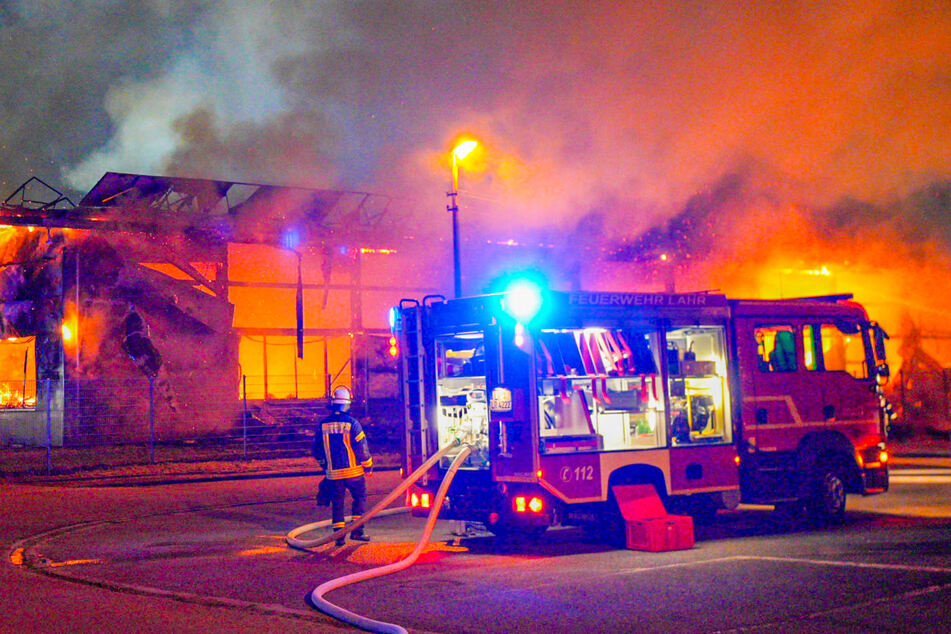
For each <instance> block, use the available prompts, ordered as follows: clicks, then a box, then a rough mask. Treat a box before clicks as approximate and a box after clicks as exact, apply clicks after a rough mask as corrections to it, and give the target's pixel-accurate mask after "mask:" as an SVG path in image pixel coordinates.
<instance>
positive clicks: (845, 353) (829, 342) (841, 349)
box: [820, 324, 868, 379]
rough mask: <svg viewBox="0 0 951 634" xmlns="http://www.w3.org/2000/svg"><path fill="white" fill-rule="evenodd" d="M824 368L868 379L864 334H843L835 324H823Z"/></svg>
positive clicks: (821, 328)
mask: <svg viewBox="0 0 951 634" xmlns="http://www.w3.org/2000/svg"><path fill="white" fill-rule="evenodd" d="M820 333H821V336H822V360H823V368H824V369H825V370H827V371H829V372H836V371H842V372H848V373H849V374H850V375H852V376H853V377H855V378H856V379H866V378H868V363H867V362H866V359H865V343H864V341H863V340H862V334H861V332H859V329H858V327H856V332H854V333H847V332H843V331H842V329H840V328H839V327H838V326H836V325H833V324H822V326H821V327H820Z"/></svg>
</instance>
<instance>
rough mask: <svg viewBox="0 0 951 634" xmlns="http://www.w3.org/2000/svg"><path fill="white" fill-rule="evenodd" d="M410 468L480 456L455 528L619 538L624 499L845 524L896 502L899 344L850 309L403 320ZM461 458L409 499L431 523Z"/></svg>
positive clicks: (506, 311) (598, 306)
mask: <svg viewBox="0 0 951 634" xmlns="http://www.w3.org/2000/svg"><path fill="white" fill-rule="evenodd" d="M393 315H394V332H395V334H396V335H397V337H398V339H399V349H400V357H401V383H402V397H403V404H404V407H405V423H406V425H405V446H404V465H403V467H404V469H405V473H409V472H411V471H413V470H414V469H416V468H417V467H419V466H420V465H421V464H422V463H423V462H424V461H425V460H426V458H427V457H428V456H431V455H432V454H434V453H435V452H436V451H437V450H438V449H439V448H441V447H444V446H446V445H447V444H450V443H452V442H454V441H459V442H460V443H461V444H467V445H470V446H472V447H473V451H472V453H471V454H470V456H469V458H468V460H467V462H466V463H465V466H464V468H463V469H461V470H460V471H459V472H458V473H457V474H456V476H455V479H454V480H453V481H452V483H451V486H450V488H449V494H448V497H447V502H446V504H445V505H444V507H443V509H442V511H441V517H443V518H446V519H459V520H466V521H470V522H478V523H482V524H484V525H485V526H486V527H487V528H488V529H490V530H491V531H493V532H494V533H496V534H506V533H512V532H528V533H540V532H542V531H544V530H545V528H547V527H548V526H552V525H582V526H589V527H602V528H605V529H606V528H607V527H616V526H617V519H618V517H619V515H618V510H617V503H616V501H615V500H614V495H613V493H612V489H613V487H615V486H616V485H622V484H644V483H649V484H652V485H653V486H654V487H655V488H656V490H657V492H658V494H659V496H660V497H661V498H662V500H663V501H664V502H665V503H666V504H667V505H668V508H670V507H679V508H682V509H684V510H685V511H687V512H690V513H691V514H694V515H695V517H697V516H703V515H708V516H709V515H710V514H711V513H715V512H716V510H717V509H718V508H733V507H735V506H736V505H737V504H738V503H739V502H740V501H743V502H748V503H759V504H774V505H797V506H800V507H802V508H803V509H807V510H808V512H809V513H810V514H811V516H813V517H814V518H816V519H817V520H825V521H829V520H835V519H837V518H840V517H841V516H842V514H843V513H844V511H845V505H846V494H847V493H861V494H863V495H867V494H872V493H881V492H883V491H885V490H887V488H888V466H887V459H888V457H887V453H886V451H885V431H886V425H887V422H888V421H887V417H888V415H887V413H886V407H887V403H886V402H885V400H884V397H883V396H882V394H881V389H880V383H881V382H882V381H883V380H884V377H886V376H887V374H888V366H887V364H886V363H885V349H884V339H885V338H886V335H885V333H884V332H883V331H882V329H881V328H880V327H879V326H878V325H877V324H876V323H875V322H872V321H870V320H869V318H868V316H867V314H866V312H865V310H864V309H863V307H862V306H861V305H859V304H858V303H856V302H854V301H851V296H850V295H841V296H824V297H812V298H802V299H784V300H742V299H727V298H726V297H725V296H723V295H718V294H710V293H694V294H665V293H614V292H555V291H545V292H541V291H537V290H536V291H535V292H532V291H531V290H526V289H524V288H523V289H520V290H511V291H509V292H506V293H502V294H495V295H485V296H478V297H467V298H460V299H452V300H446V299H445V298H443V297H441V296H431V297H427V298H425V299H424V300H423V301H422V302H418V301H416V300H403V301H402V302H401V304H400V306H399V308H398V309H394V311H393ZM451 459H452V453H450V454H449V455H448V456H446V457H445V458H443V462H441V463H438V464H437V465H436V466H434V467H433V468H432V469H431V470H430V471H429V472H428V473H427V474H426V476H425V477H424V478H423V479H421V480H420V481H419V482H418V484H417V485H416V486H414V487H413V488H412V489H410V491H409V493H408V495H409V498H410V499H409V502H410V505H411V506H412V507H413V509H414V512H416V513H418V514H424V513H425V512H426V511H427V510H428V509H427V507H428V506H429V505H430V504H431V500H432V499H433V493H434V491H435V489H436V488H437V486H438V485H439V484H440V482H441V479H442V476H443V474H444V473H445V470H446V467H447V465H448V463H449V462H450V461H451Z"/></svg>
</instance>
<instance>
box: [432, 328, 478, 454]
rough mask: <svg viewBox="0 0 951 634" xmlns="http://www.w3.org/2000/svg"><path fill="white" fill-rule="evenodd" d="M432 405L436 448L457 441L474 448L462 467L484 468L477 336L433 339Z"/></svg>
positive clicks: (470, 334) (472, 334) (475, 334)
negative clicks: (434, 348)
mask: <svg viewBox="0 0 951 634" xmlns="http://www.w3.org/2000/svg"><path fill="white" fill-rule="evenodd" d="M436 402H437V408H436V426H437V434H438V439H439V446H440V447H444V446H446V445H447V444H449V443H450V442H452V441H453V440H455V439H459V440H460V441H461V442H462V443H463V444H469V445H472V446H473V447H474V449H473V451H472V453H471V454H470V456H469V459H468V461H467V463H466V465H465V466H467V467H477V468H485V467H488V464H489V454H488V446H489V411H488V404H487V401H486V396H485V348H484V347H483V338H482V334H481V333H462V334H457V335H454V336H450V337H440V338H438V339H437V340H436ZM460 450H461V447H460ZM454 457H455V454H451V455H448V456H446V458H445V460H446V461H447V462H451V461H452V458H454Z"/></svg>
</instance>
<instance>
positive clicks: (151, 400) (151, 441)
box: [149, 376, 155, 464]
mask: <svg viewBox="0 0 951 634" xmlns="http://www.w3.org/2000/svg"><path fill="white" fill-rule="evenodd" d="M149 462H150V463H152V464H155V377H154V376H150V377H149Z"/></svg>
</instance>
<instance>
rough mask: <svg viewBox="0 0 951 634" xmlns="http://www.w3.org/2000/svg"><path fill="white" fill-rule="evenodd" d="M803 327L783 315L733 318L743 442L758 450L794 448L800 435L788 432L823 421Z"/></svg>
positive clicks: (812, 359) (819, 387)
mask: <svg viewBox="0 0 951 634" xmlns="http://www.w3.org/2000/svg"><path fill="white" fill-rule="evenodd" d="M805 326H806V324H804V323H803V321H802V320H800V319H792V318H790V317H788V316H777V317H757V318H756V319H742V318H737V320H736V346H737V354H738V356H739V359H738V361H739V369H740V378H741V391H742V394H743V410H742V411H743V414H742V420H743V426H744V440H746V441H747V443H749V444H750V445H752V446H753V447H755V448H756V449H757V450H759V451H764V452H777V451H789V450H794V449H795V448H796V445H797V444H798V440H799V438H800V435H799V434H796V433H790V431H791V430H799V431H802V429H803V428H804V427H805V426H807V425H809V424H812V425H815V424H821V423H822V421H823V406H824V400H825V396H826V394H825V392H824V389H823V380H822V377H821V376H819V375H818V374H817V373H816V372H814V371H813V370H814V368H815V367H816V363H817V360H816V356H815V350H814V347H813V346H812V345H811V344H810V345H804V341H806V342H809V341H811V339H810V338H809V336H810V335H809V333H810V332H811V331H810V330H809V329H808V328H805ZM804 332H805V333H806V338H805V339H804V337H803V335H804Z"/></svg>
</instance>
